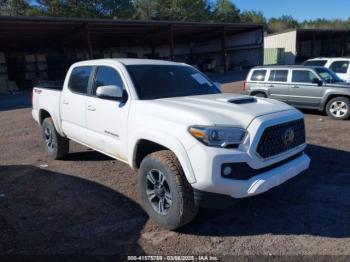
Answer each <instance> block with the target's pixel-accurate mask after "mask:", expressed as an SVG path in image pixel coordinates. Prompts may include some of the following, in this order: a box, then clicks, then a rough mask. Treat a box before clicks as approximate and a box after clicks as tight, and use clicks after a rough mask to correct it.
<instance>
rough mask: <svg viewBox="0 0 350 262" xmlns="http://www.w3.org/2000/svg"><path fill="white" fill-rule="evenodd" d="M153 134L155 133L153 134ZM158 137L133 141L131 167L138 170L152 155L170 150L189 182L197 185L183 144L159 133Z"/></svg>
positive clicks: (146, 137) (130, 152) (149, 136)
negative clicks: (149, 155)
mask: <svg viewBox="0 0 350 262" xmlns="http://www.w3.org/2000/svg"><path fill="white" fill-rule="evenodd" d="M152 134H154V133H153V132H152ZM156 136H157V137H156V138H155V137H153V136H151V135H149V134H148V135H147V134H143V136H140V137H138V138H136V139H133V142H132V145H131V147H130V150H129V160H130V161H129V162H130V163H131V167H132V168H134V169H138V168H139V166H140V164H141V162H142V159H143V158H144V157H145V156H147V155H148V154H150V153H153V152H156V151H160V150H170V151H172V152H173V153H174V154H175V156H176V157H177V159H178V160H179V162H180V164H181V167H182V169H183V171H184V173H185V176H186V178H187V181H188V182H189V183H195V182H196V178H195V175H194V172H193V169H192V166H191V163H190V160H189V158H188V155H187V152H186V150H185V148H184V147H183V145H182V144H181V142H180V141H178V140H177V139H176V138H174V137H169V136H164V135H161V134H159V133H158V134H157V135H156Z"/></svg>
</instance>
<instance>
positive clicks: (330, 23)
mask: <svg viewBox="0 0 350 262" xmlns="http://www.w3.org/2000/svg"><path fill="white" fill-rule="evenodd" d="M300 27H301V28H306V29H350V23H349V20H348V21H344V20H340V19H332V20H327V19H316V20H306V21H304V22H302V23H301V25H300Z"/></svg>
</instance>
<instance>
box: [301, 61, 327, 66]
mask: <svg viewBox="0 0 350 262" xmlns="http://www.w3.org/2000/svg"><path fill="white" fill-rule="evenodd" d="M326 63H327V60H310V61H306V62H305V63H304V65H305V66H325V64H326Z"/></svg>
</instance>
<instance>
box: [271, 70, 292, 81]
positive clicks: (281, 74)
mask: <svg viewBox="0 0 350 262" xmlns="http://www.w3.org/2000/svg"><path fill="white" fill-rule="evenodd" d="M287 78H288V70H271V72H270V77H269V81H271V82H287Z"/></svg>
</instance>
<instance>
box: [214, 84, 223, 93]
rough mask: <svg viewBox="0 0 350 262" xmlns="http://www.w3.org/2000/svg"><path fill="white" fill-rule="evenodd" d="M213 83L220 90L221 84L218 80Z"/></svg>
mask: <svg viewBox="0 0 350 262" xmlns="http://www.w3.org/2000/svg"><path fill="white" fill-rule="evenodd" d="M214 85H215V86H216V88H217V89H219V90H220V91H221V84H220V83H219V82H214Z"/></svg>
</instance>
